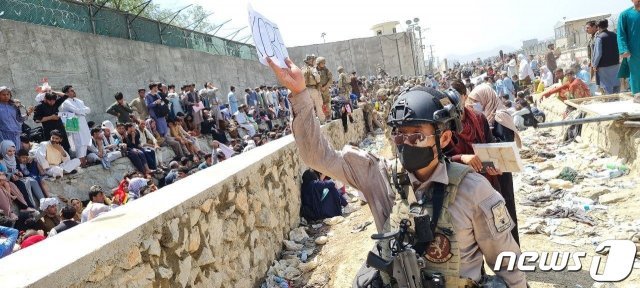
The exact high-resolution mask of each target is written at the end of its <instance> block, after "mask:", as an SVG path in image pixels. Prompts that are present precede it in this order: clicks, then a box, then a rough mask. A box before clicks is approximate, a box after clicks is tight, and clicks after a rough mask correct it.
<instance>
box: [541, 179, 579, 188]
mask: <svg viewBox="0 0 640 288" xmlns="http://www.w3.org/2000/svg"><path fill="white" fill-rule="evenodd" d="M547 184H548V185H549V187H551V188H554V189H569V188H571V187H573V183H571V181H567V180H562V179H551V180H549V182H547Z"/></svg>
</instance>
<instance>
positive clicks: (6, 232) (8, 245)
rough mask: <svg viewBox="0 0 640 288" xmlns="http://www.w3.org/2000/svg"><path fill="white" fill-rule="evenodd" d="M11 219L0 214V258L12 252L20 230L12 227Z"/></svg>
mask: <svg viewBox="0 0 640 288" xmlns="http://www.w3.org/2000/svg"><path fill="white" fill-rule="evenodd" d="M12 226H13V221H12V220H11V219H9V218H7V217H5V216H2V215H0V259H2V258H3V257H5V256H7V255H9V254H11V253H12V252H13V246H14V245H15V244H16V242H17V241H18V235H19V234H20V231H18V230H17V229H14V228H12Z"/></svg>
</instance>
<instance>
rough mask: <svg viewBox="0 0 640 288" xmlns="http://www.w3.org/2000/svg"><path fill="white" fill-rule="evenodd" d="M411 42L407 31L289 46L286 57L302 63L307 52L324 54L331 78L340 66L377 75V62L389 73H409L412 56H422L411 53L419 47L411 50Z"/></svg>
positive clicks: (413, 66)
mask: <svg viewBox="0 0 640 288" xmlns="http://www.w3.org/2000/svg"><path fill="white" fill-rule="evenodd" d="M412 44H413V43H412V39H411V37H410V36H409V34H407V33H397V34H391V35H382V36H374V37H369V38H359V39H351V40H346V41H338V42H330V43H324V44H313V45H307V46H297V47H291V48H288V52H289V57H290V58H291V59H292V60H293V61H294V62H295V63H296V64H298V65H304V62H303V60H304V58H305V56H306V55H307V54H315V55H316V56H322V57H325V58H326V59H327V67H328V68H329V69H330V70H331V72H332V73H333V76H334V80H337V77H338V72H337V69H338V66H342V67H344V69H345V72H347V73H351V72H352V71H356V72H358V75H360V76H369V75H377V65H380V66H381V67H382V68H383V69H385V71H386V72H387V74H389V75H391V76H397V75H405V76H409V75H416V73H417V69H416V65H417V64H416V63H415V60H414V59H421V58H424V56H423V55H419V56H416V55H414V53H420V54H422V52H421V51H418V50H420V49H415V52H414V50H413V49H411V47H412ZM423 63H424V62H423Z"/></svg>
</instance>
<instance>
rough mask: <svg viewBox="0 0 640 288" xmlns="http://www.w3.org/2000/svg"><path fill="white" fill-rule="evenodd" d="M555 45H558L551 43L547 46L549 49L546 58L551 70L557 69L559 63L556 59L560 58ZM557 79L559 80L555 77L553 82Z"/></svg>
mask: <svg viewBox="0 0 640 288" xmlns="http://www.w3.org/2000/svg"><path fill="white" fill-rule="evenodd" d="M555 46H556V45H555V44H549V45H548V46H547V48H548V49H549V50H548V51H547V55H546V56H545V60H547V68H549V71H556V69H558V64H557V63H556V60H557V59H558V58H560V55H558V56H556V53H555ZM556 81H558V79H553V82H556Z"/></svg>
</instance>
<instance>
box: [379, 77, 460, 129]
mask: <svg viewBox="0 0 640 288" xmlns="http://www.w3.org/2000/svg"><path fill="white" fill-rule="evenodd" d="M447 92H448V93H446V94H445V93H442V92H440V91H438V90H436V89H433V88H429V87H424V86H416V87H413V88H412V89H410V90H407V91H405V92H404V93H402V94H400V96H398V99H396V101H395V103H393V107H392V108H391V111H390V112H389V118H388V120H387V124H389V126H391V127H394V128H397V127H399V126H406V125H419V124H422V123H428V124H433V125H434V126H435V128H436V130H440V131H438V132H442V131H445V130H453V131H458V132H460V131H461V129H462V123H461V121H460V115H461V112H462V107H461V105H460V103H459V102H460V101H459V98H460V97H459V96H458V95H457V92H455V91H447Z"/></svg>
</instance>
